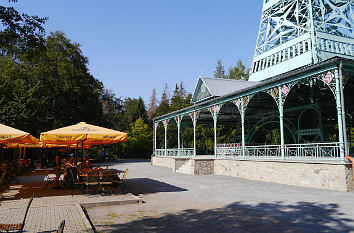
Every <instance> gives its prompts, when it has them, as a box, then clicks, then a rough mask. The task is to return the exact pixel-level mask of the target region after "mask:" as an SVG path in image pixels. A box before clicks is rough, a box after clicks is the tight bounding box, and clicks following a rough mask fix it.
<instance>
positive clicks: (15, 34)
mask: <svg viewBox="0 0 354 233" xmlns="http://www.w3.org/2000/svg"><path fill="white" fill-rule="evenodd" d="M12 2H16V1H12ZM0 20H1V25H2V27H1V30H0V56H4V57H5V56H9V57H11V58H13V59H17V58H19V57H21V56H26V57H27V58H32V57H33V56H34V55H35V54H36V53H37V50H40V49H42V48H43V47H44V44H45V39H44V33H45V30H44V28H43V24H44V23H45V22H46V21H47V20H48V18H40V17H38V16H29V15H27V14H21V13H19V12H18V11H16V10H15V9H14V8H13V7H4V6H0Z"/></svg>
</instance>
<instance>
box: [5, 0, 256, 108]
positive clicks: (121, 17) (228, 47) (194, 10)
mask: <svg viewBox="0 0 354 233" xmlns="http://www.w3.org/2000/svg"><path fill="white" fill-rule="evenodd" d="M4 2H5V3H4ZM6 2H7V1H5V0H3V3H4V4H6V5H12V6H14V7H15V9H17V10H18V11H20V12H24V13H27V14H29V15H38V16H40V17H49V21H48V22H47V23H46V25H45V29H46V31H47V33H49V32H53V31H57V30H60V31H63V32H65V34H66V35H67V36H68V37H69V38H70V39H71V40H72V41H75V42H78V43H79V44H80V45H81V49H82V51H83V53H84V55H85V56H86V57H88V58H89V61H90V63H89V69H90V72H91V73H92V74H93V75H94V76H95V77H96V78H97V79H99V80H101V81H102V82H103V84H104V86H105V87H106V88H107V89H111V90H113V91H114V92H115V94H116V95H117V96H120V97H122V98H126V97H133V98H137V97H139V96H141V97H142V98H143V99H144V100H145V101H146V105H147V104H148V103H147V101H148V100H149V98H150V96H151V93H152V89H153V88H154V87H155V88H156V91H157V93H158V97H159V96H160V94H161V92H162V89H163V86H164V83H167V84H168V86H169V88H170V90H171V92H172V90H173V88H174V86H175V84H176V83H179V82H181V81H182V82H183V83H184V86H185V87H186V89H187V91H189V92H192V91H193V89H194V87H195V84H196V81H197V78H198V77H199V76H200V75H202V76H209V77H212V76H213V72H214V70H215V66H216V62H217V59H218V58H221V59H222V61H223V64H224V66H225V69H227V68H228V67H230V66H231V65H235V64H236V62H237V60H239V59H240V60H242V61H243V62H244V63H245V64H246V65H247V66H250V64H251V62H252V58H253V54H254V47H255V44H256V39H257V32H258V26H259V21H260V17H261V8H262V1H261V0H257V1H256V0H248V1H239V0H218V1H217V0H105V1H98V0H60V1H59V0H56V1H54V0H50V1H49V0H31V1H28V0H27V1H26V0H19V1H18V2H17V3H6Z"/></svg>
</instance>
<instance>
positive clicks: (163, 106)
mask: <svg viewBox="0 0 354 233" xmlns="http://www.w3.org/2000/svg"><path fill="white" fill-rule="evenodd" d="M170 111H171V110H170V98H169V89H168V86H167V83H166V84H165V88H164V90H163V93H162V95H161V100H160V104H159V106H158V107H157V108H156V111H155V117H157V116H162V115H165V114H167V113H169V112H170Z"/></svg>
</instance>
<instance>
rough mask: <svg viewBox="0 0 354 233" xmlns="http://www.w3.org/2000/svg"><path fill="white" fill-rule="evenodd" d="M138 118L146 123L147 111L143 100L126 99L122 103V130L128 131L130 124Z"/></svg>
mask: <svg viewBox="0 0 354 233" xmlns="http://www.w3.org/2000/svg"><path fill="white" fill-rule="evenodd" d="M138 118H141V119H143V121H144V122H147V111H146V109H145V104H144V100H143V99H142V98H141V97H139V98H138V99H132V98H126V99H125V100H124V103H123V117H122V121H123V124H124V127H123V128H124V129H128V128H129V127H130V124H132V123H134V122H135V121H136V120H137V119H138Z"/></svg>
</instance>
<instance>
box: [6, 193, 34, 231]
mask: <svg viewBox="0 0 354 233" xmlns="http://www.w3.org/2000/svg"><path fill="white" fill-rule="evenodd" d="M33 197H34V194H33V195H32V197H31V199H30V200H29V202H28V204H27V208H26V212H25V216H24V218H23V221H22V223H0V232H22V231H23V228H24V227H25V221H26V217H27V213H28V210H29V207H30V205H31V203H32V201H33Z"/></svg>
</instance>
